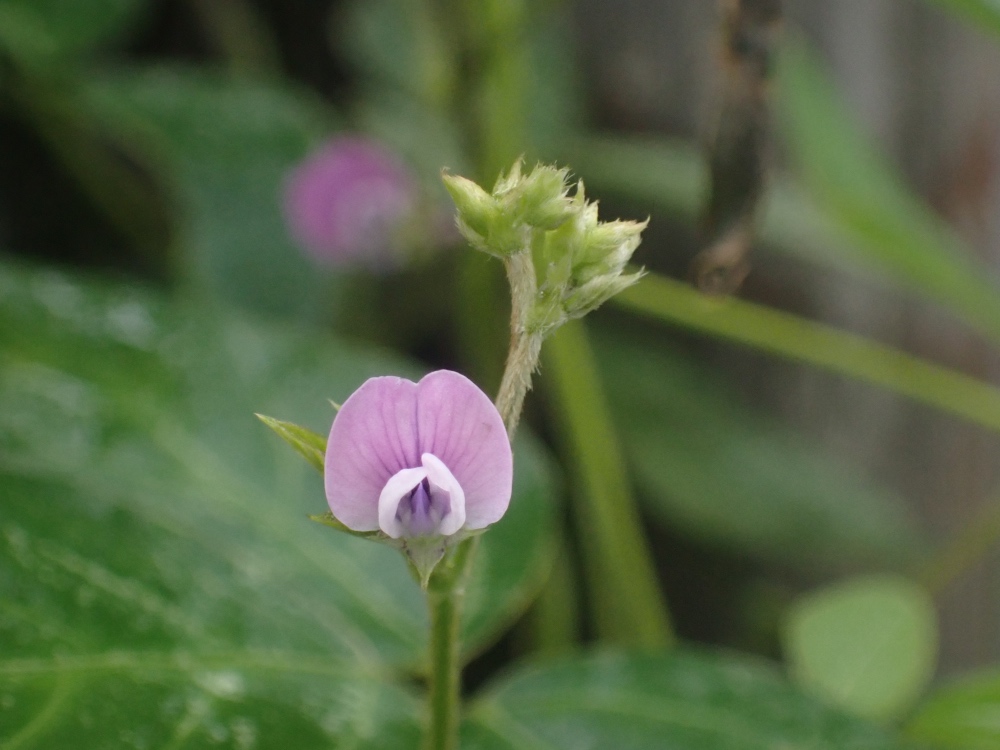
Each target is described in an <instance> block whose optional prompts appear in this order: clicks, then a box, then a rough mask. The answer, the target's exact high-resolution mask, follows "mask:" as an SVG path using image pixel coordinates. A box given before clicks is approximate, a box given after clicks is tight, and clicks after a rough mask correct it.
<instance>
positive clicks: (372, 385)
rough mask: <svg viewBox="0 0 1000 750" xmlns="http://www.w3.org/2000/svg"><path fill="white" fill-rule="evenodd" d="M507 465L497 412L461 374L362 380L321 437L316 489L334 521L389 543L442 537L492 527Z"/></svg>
mask: <svg viewBox="0 0 1000 750" xmlns="http://www.w3.org/2000/svg"><path fill="white" fill-rule="evenodd" d="M512 480H513V459H512V456H511V450H510V443H509V442H508V440H507V432H506V430H505V429H504V425H503V421H502V420H501V418H500V414H499V413H498V412H497V410H496V407H494V406H493V404H492V403H491V402H490V400H489V398H488V397H487V396H486V394H485V393H483V392H482V391H481V390H479V388H478V387H477V386H476V385H475V384H474V383H473V382H472V381H471V380H469V379H468V378H466V377H465V376H464V375H460V374H459V373H457V372H451V371H450V370H438V371H437V372H432V373H431V374H429V375H427V376H426V377H424V378H423V379H422V380H421V381H420V382H419V383H414V382H412V381H410V380H406V379H404V378H397V377H378V378H372V379H370V380H368V381H366V382H365V383H364V384H363V385H362V386H361V387H360V388H359V389H358V390H357V391H355V392H354V393H353V394H352V395H351V397H350V398H348V399H347V401H346V402H345V403H344V405H343V406H342V407H341V408H340V411H339V412H338V413H337V417H336V419H335V420H334V422H333V427H332V428H331V430H330V438H329V441H328V442H327V449H326V466H325V471H324V481H325V484H326V497H327V502H328V503H329V504H330V510H331V512H332V513H333V515H334V516H335V517H336V518H337V519H338V520H339V521H340V522H341V523H343V524H344V525H345V526H347V527H348V528H350V529H353V530H355V531H378V530H381V531H382V532H384V533H385V534H386V535H387V536H389V537H391V538H393V539H400V538H403V539H413V538H438V537H450V536H452V535H454V534H456V533H458V532H460V531H462V530H476V529H482V528H485V527H486V526H489V525H490V524H492V523H495V522H496V521H498V520H500V518H501V517H502V516H503V514H504V513H505V512H506V510H507V506H508V504H509V503H510V495H511V486H512Z"/></svg>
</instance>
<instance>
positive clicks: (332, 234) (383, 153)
mask: <svg viewBox="0 0 1000 750" xmlns="http://www.w3.org/2000/svg"><path fill="white" fill-rule="evenodd" d="M417 193H418V189H417V184H416V180H415V179H414V177H413V176H412V175H411V173H410V171H409V170H408V169H407V167H406V165H405V164H404V163H403V162H402V161H401V160H400V159H399V158H398V157H397V156H396V155H395V154H394V153H392V152H391V151H390V150H388V149H387V148H386V147H385V146H383V145H382V144H381V143H379V142H378V141H375V140H373V139H370V138H365V137H362V136H339V137H336V138H333V139H331V140H329V141H327V142H326V143H325V144H324V145H322V146H321V147H320V148H319V149H317V150H316V151H314V152H313V153H311V154H310V155H309V156H307V157H306V158H305V159H304V160H303V161H302V162H300V163H299V164H298V165H297V166H296V167H295V168H294V169H292V170H291V172H289V174H288V176H287V177H286V179H285V183H284V196H283V204H284V214H285V220H286V222H287V224H288V228H289V231H290V232H291V234H292V237H293V238H294V239H295V241H296V242H297V243H298V244H299V245H301V247H302V248H303V249H304V250H306V251H308V252H309V254H310V255H311V256H313V257H314V258H315V259H316V260H318V261H319V262H320V263H323V264H325V265H330V266H342V265H361V266H367V267H369V268H385V267H391V266H394V265H397V264H398V263H399V260H400V257H399V256H400V251H401V244H402V242H401V240H402V237H401V236H400V235H401V233H402V229H403V227H404V225H405V224H406V223H407V222H408V221H409V220H410V219H411V218H412V216H413V214H414V212H415V210H416V207H417V202H418V194H417Z"/></svg>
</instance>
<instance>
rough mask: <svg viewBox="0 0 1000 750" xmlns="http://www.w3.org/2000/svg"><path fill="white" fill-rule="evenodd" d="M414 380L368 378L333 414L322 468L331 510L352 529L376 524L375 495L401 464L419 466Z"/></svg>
mask: <svg viewBox="0 0 1000 750" xmlns="http://www.w3.org/2000/svg"><path fill="white" fill-rule="evenodd" d="M422 452H423V451H421V450H420V448H419V446H418V444H417V385H416V384H415V383H413V382H412V381H410V380H406V379H404V378H397V377H379V378H371V379H370V380H368V381H366V382H365V383H364V385H362V386H361V387H360V388H358V390H356V391H355V392H354V393H353V394H351V397H350V398H348V399H347V401H345V402H344V405H343V406H341V407H340V411H339V412H338V413H337V417H336V419H334V420H333V427H332V428H331V429H330V437H329V440H328V441H327V445H326V462H325V470H324V472H323V476H324V484H325V486H326V499H327V502H328V503H329V505H330V511H331V512H332V513H333V515H334V516H335V517H336V518H337V520H339V521H340V522H341V523H343V524H344V525H345V526H347V527H348V528H350V529H354V530H355V531H375V530H376V529H378V528H379V513H378V508H379V497H380V496H381V494H382V490H383V489H384V488H385V486H386V484H387V483H388V482H389V480H390V479H391V478H392V477H393V476H394V475H396V474H397V473H398V472H400V471H402V470H403V469H412V468H416V467H419V466H420V465H421V463H420V454H421V453H422Z"/></svg>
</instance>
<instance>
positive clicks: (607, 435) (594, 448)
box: [545, 321, 674, 648]
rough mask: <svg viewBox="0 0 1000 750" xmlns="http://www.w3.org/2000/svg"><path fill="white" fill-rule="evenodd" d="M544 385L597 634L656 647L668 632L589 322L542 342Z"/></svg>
mask: <svg viewBox="0 0 1000 750" xmlns="http://www.w3.org/2000/svg"><path fill="white" fill-rule="evenodd" d="M545 365H546V370H545V372H546V375H547V378H546V381H545V382H546V385H547V386H548V391H549V396H550V399H551V403H552V405H553V416H554V418H555V420H556V424H557V429H558V432H559V435H560V438H561V440H562V443H563V450H564V451H565V453H566V454H567V455H568V456H569V464H570V472H571V474H570V476H571V478H572V480H573V483H574V485H575V490H576V493H577V502H576V504H575V505H574V510H575V511H576V513H577V517H578V523H579V529H578V536H579V539H580V545H581V550H582V552H583V556H584V568H585V573H586V575H587V576H588V578H589V584H590V585H589V587H588V590H589V593H590V601H591V606H592V607H593V616H594V621H595V623H596V626H597V630H598V633H599V634H600V636H601V638H602V639H604V640H607V641H612V642H616V643H620V644H624V645H627V646H640V647H653V648H662V647H665V646H669V645H671V644H672V643H673V640H674V635H673V631H672V629H671V626H670V620H669V616H668V615H667V607H666V602H665V601H664V598H663V595H662V593H661V592H660V587H659V582H658V581H657V578H656V573H655V570H654V568H653V562H652V558H651V556H650V552H649V547H648V544H647V542H646V538H645V536H644V534H643V531H642V526H641V523H640V519H639V514H638V511H637V509H636V504H635V500H634V498H633V497H632V494H631V492H630V489H629V486H628V476H627V473H626V470H625V465H624V460H623V457H622V454H621V449H620V448H619V446H618V441H617V437H616V435H615V431H614V426H613V425H612V423H611V415H610V414H609V412H608V406H607V404H606V402H605V399H604V392H603V390H602V385H601V382H600V376H599V374H598V372H597V363H596V362H595V360H594V354H593V351H592V350H591V348H590V341H589V339H588V337H587V330H586V328H585V327H584V326H583V324H582V323H581V322H580V321H572V322H569V323H567V324H566V325H564V326H563V327H562V328H561V329H559V331H558V332H557V333H556V334H555V335H553V336H552V337H551V338H550V339H549V341H548V343H547V345H546V357H545Z"/></svg>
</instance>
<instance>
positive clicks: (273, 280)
mask: <svg viewBox="0 0 1000 750" xmlns="http://www.w3.org/2000/svg"><path fill="white" fill-rule="evenodd" d="M83 94H84V96H85V99H86V101H87V102H88V106H89V107H90V108H91V110H92V111H93V113H94V115H95V117H96V118H97V119H99V120H100V121H103V122H104V123H106V125H107V127H108V128H109V129H110V130H111V131H112V132H116V133H118V134H119V136H120V137H121V138H124V139H126V140H128V141H129V142H130V143H131V145H132V148H131V151H132V152H137V153H145V154H147V155H148V157H149V160H150V163H151V166H152V167H153V168H154V169H155V170H156V171H157V174H158V175H159V176H160V178H161V179H162V180H163V181H164V182H165V183H166V185H167V187H168V188H169V189H171V190H172V192H173V193H174V196H175V198H176V200H177V202H178V204H179V209H180V224H179V226H178V227H177V232H178V238H177V243H176V244H177V246H178V250H179V252H180V261H181V263H182V266H183V267H182V269H181V271H182V275H183V276H184V277H185V279H186V280H187V281H190V282H193V283H194V284H195V285H197V286H199V287H202V288H204V289H207V290H208V291H209V292H211V293H213V294H214V295H216V296H219V297H221V298H222V299H225V300H227V301H231V302H235V303H237V304H240V305H242V306H245V307H248V308H250V309H253V310H255V311H260V310H265V311H269V312H277V313H288V314H292V313H294V314H300V315H305V316H306V317H309V318H311V319H314V320H315V319H321V318H322V316H323V315H324V314H325V313H326V312H327V309H326V308H325V305H326V304H328V303H327V299H328V297H329V295H330V294H331V292H332V291H333V289H334V284H335V283H336V278H335V277H334V276H333V275H332V274H330V273H327V272H324V271H322V270H321V269H318V268H317V267H316V265H315V263H314V262H313V261H312V260H311V259H309V258H308V257H307V256H306V255H305V254H304V252H303V251H302V250H301V249H299V248H298V247H297V246H296V245H295V244H294V243H293V241H292V239H291V237H290V235H289V233H288V230H287V228H286V226H285V222H284V219H283V218H282V214H281V187H282V181H283V179H284V177H285V175H286V174H287V172H288V171H289V170H290V169H291V168H292V167H293V166H294V165H295V164H296V163H297V162H298V161H299V160H301V159H302V158H303V157H304V156H305V155H306V154H307V153H308V152H309V151H310V150H311V149H312V148H313V147H315V146H316V145H317V144H318V143H319V142H320V141H321V140H322V139H323V138H325V137H327V136H328V135H329V134H330V133H331V132H332V131H333V128H334V118H333V116H332V115H331V113H330V112H328V111H327V110H326V109H325V108H324V107H323V106H322V105H321V104H320V103H319V102H318V101H317V100H315V99H314V98H312V97H311V96H310V95H308V94H306V93H304V92H301V91H298V90H295V89H292V88H282V87H279V86H277V85H274V84H267V83H257V82H253V81H248V80H239V79H237V80H234V79H231V78H225V77H222V76H221V75H212V74H209V73H204V72H200V71H195V70H193V69H185V68H150V69H146V70H140V71H131V72H125V73H118V74H115V75H111V74H109V75H106V76H104V77H103V78H97V79H93V80H92V81H91V82H90V84H89V85H88V87H87V88H85V89H84V91H83Z"/></svg>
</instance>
